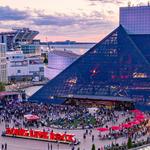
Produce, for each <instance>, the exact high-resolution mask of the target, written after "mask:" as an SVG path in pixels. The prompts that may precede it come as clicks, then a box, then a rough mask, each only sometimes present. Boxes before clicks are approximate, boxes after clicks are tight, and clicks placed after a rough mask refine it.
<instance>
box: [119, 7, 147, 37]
mask: <svg viewBox="0 0 150 150" xmlns="http://www.w3.org/2000/svg"><path fill="white" fill-rule="evenodd" d="M120 24H121V25H122V26H123V27H124V28H125V29H126V31H127V32H128V34H150V6H149V5H148V6H135V7H121V8H120Z"/></svg>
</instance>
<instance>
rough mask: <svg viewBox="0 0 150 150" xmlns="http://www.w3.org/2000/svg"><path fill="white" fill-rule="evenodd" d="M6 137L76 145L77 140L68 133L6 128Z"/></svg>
mask: <svg viewBox="0 0 150 150" xmlns="http://www.w3.org/2000/svg"><path fill="white" fill-rule="evenodd" d="M4 135H5V136H11V137H18V138H19V137H20V138H27V139H35V140H44V141H52V142H60V143H67V144H70V143H75V141H76V140H75V138H74V135H73V134H67V133H55V132H45V131H39V130H32V129H31V130H27V129H23V128H21V129H18V128H6V131H5V134H4Z"/></svg>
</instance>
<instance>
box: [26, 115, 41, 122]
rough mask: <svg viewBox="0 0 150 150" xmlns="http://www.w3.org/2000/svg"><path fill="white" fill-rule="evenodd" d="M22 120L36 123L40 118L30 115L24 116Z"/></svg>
mask: <svg viewBox="0 0 150 150" xmlns="http://www.w3.org/2000/svg"><path fill="white" fill-rule="evenodd" d="M24 118H25V119H27V120H28V121H36V120H38V119H40V117H38V116H37V115H32V114H28V115H24Z"/></svg>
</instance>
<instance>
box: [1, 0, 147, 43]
mask: <svg viewBox="0 0 150 150" xmlns="http://www.w3.org/2000/svg"><path fill="white" fill-rule="evenodd" d="M130 1H131V4H132V5H137V4H138V5H144V4H145V5H146V4H147V2H148V0H130ZM128 2H129V0H0V31H9V30H10V29H11V28H12V27H29V28H31V29H34V30H38V31H39V32H40V34H39V35H38V37H37V38H40V39H42V40H43V41H45V40H46V39H47V40H49V41H63V40H67V39H70V40H76V41H88V42H97V41H99V40H100V39H101V38H103V37H104V36H105V35H106V34H107V33H109V32H110V31H111V30H113V29H114V28H115V27H117V25H118V19H119V7H121V6H127V5H128ZM46 37H47V38H46Z"/></svg>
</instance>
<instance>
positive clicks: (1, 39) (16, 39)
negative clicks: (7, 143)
mask: <svg viewBox="0 0 150 150" xmlns="http://www.w3.org/2000/svg"><path fill="white" fill-rule="evenodd" d="M38 34H39V32H38V31H34V30H30V29H29V28H14V29H12V31H10V32H1V33H0V43H5V44H6V51H13V50H16V49H18V48H22V49H23V50H24V51H25V53H30V50H31V53H33V51H35V50H36V44H33V39H34V38H35V37H36V36H37V35H38ZM28 44H32V46H34V45H35V47H34V48H33V47H32V48H31V47H30V46H26V45H28Z"/></svg>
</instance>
